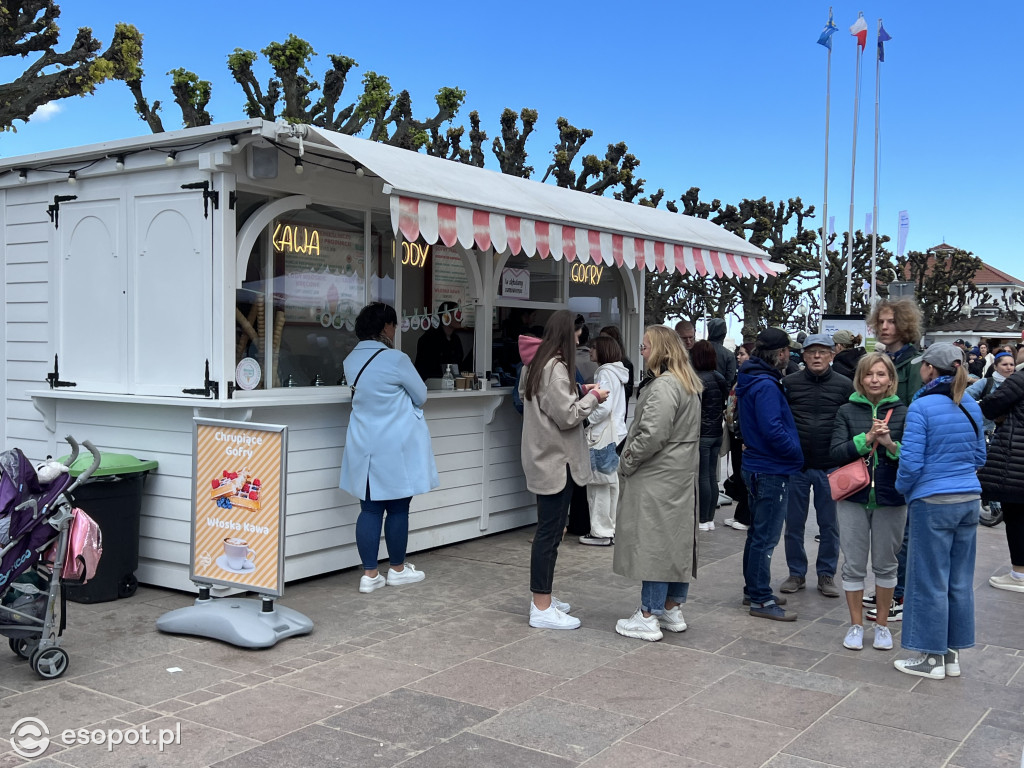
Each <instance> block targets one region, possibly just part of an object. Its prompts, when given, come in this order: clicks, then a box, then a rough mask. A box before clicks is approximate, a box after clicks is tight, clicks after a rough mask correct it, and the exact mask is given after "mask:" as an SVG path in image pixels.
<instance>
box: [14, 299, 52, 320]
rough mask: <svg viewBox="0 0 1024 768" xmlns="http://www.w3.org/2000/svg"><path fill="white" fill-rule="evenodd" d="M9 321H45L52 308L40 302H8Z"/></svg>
mask: <svg viewBox="0 0 1024 768" xmlns="http://www.w3.org/2000/svg"><path fill="white" fill-rule="evenodd" d="M6 309H7V322H9V323H45V322H47V320H49V317H50V314H49V313H50V308H49V307H48V306H46V304H44V303H42V302H40V303H38V304H19V303H8V304H7V307H6Z"/></svg>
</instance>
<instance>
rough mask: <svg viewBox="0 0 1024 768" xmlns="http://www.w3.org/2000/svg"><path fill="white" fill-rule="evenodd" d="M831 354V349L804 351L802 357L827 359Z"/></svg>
mask: <svg viewBox="0 0 1024 768" xmlns="http://www.w3.org/2000/svg"><path fill="white" fill-rule="evenodd" d="M831 354H832V350H831V349H805V350H804V357H828V356H829V355H831Z"/></svg>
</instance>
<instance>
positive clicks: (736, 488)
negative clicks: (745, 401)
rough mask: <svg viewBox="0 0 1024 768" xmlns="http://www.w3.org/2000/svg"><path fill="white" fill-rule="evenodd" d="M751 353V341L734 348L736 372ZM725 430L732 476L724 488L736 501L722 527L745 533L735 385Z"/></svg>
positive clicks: (747, 509)
mask: <svg viewBox="0 0 1024 768" xmlns="http://www.w3.org/2000/svg"><path fill="white" fill-rule="evenodd" d="M753 351H754V343H753V342H752V341H748V342H744V343H743V344H740V345H739V346H738V347H736V369H737V371H738V370H739V369H740V368H742V367H743V364H744V363H745V362H747V360H749V359H750V353H751V352H753ZM725 428H726V429H728V430H729V465H730V466H731V467H732V474H731V475H729V477H728V478H726V481H725V483H724V486H725V492H726V493H727V494H728V495H729V496H730V497H731V498H732V499H734V500H735V501H736V508H735V509H734V510H733V513H732V517H727V518H725V520H723V521H722V525H724V526H726V527H727V528H734V529H735V530H737V531H746V530H747V529H749V528H750V503H749V501H748V499H747V486H746V484H745V483H744V482H743V472H742V463H743V430H742V428H741V425H740V417H739V411H738V409H737V403H736V385H735V384H733V386H732V389H731V390H729V400H728V401H727V404H726V406H725Z"/></svg>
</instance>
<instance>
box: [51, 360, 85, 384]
mask: <svg viewBox="0 0 1024 768" xmlns="http://www.w3.org/2000/svg"><path fill="white" fill-rule="evenodd" d="M46 382H47V383H48V384H49V385H50V389H56V388H57V387H77V386H78V384H76V383H75V382H73V381H61V380H60V370H59V369H58V367H57V356H56V355H54V356H53V370H52V371H50V372H49V373H48V374H46Z"/></svg>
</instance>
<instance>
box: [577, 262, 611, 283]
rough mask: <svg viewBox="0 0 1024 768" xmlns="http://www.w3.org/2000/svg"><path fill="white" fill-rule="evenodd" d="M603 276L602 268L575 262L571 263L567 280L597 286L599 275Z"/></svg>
mask: <svg viewBox="0 0 1024 768" xmlns="http://www.w3.org/2000/svg"><path fill="white" fill-rule="evenodd" d="M603 274H604V267H599V266H597V265H596V264H580V263H579V262H578V261H575V262H573V265H572V270H571V271H570V272H569V279H570V280H572V281H573V282H574V283H586V284H587V285H597V284H598V283H600V282H601V275H603Z"/></svg>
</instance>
